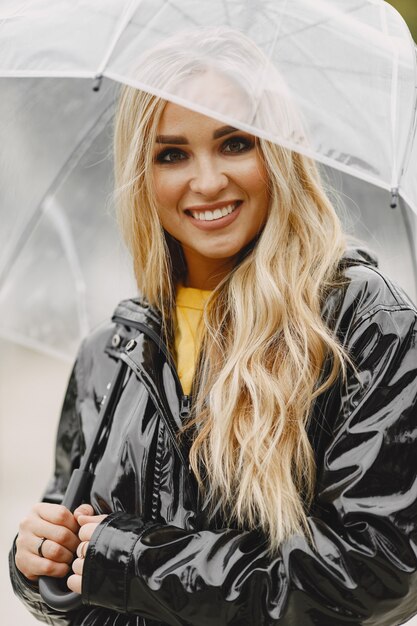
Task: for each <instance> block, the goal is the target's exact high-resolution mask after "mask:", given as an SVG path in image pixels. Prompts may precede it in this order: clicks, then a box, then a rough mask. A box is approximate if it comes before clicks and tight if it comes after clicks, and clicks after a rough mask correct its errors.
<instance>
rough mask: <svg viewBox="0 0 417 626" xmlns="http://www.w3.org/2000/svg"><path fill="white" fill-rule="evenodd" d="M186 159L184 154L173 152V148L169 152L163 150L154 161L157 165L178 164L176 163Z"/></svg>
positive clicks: (177, 151)
mask: <svg viewBox="0 0 417 626" xmlns="http://www.w3.org/2000/svg"><path fill="white" fill-rule="evenodd" d="M185 158H187V157H186V154H184V152H182V150H174V149H173V148H171V149H169V150H163V151H162V152H160V153H159V154H158V155H157V156H156V159H155V160H156V161H157V162H158V163H178V161H183V160H184V159H185Z"/></svg>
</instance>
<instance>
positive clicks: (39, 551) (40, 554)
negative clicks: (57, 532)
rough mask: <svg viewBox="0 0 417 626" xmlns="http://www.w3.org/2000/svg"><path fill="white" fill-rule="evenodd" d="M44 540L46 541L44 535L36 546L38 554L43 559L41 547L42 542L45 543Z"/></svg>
mask: <svg viewBox="0 0 417 626" xmlns="http://www.w3.org/2000/svg"><path fill="white" fill-rule="evenodd" d="M45 541H46V537H44V538H43V539H42V540H41V542H40V544H39V546H38V554H39V556H41V557H42V558H43V559H44V558H45V555H44V553H43V552H42V547H43V544H44V543H45Z"/></svg>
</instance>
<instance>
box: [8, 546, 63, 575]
mask: <svg viewBox="0 0 417 626" xmlns="http://www.w3.org/2000/svg"><path fill="white" fill-rule="evenodd" d="M15 560H16V567H17V568H18V569H19V570H20V571H21V572H22V574H23V575H24V576H26V578H28V579H29V580H32V581H34V580H37V579H38V578H39V576H52V577H53V578H62V577H63V576H66V575H67V574H68V572H69V571H70V569H71V568H70V566H69V565H67V564H66V563H56V562H55V561H50V560H49V559H44V558H42V557H41V556H37V555H36V556H35V555H34V554H31V553H29V552H26V553H24V554H23V553H22V554H20V555H18V554H16V557H15Z"/></svg>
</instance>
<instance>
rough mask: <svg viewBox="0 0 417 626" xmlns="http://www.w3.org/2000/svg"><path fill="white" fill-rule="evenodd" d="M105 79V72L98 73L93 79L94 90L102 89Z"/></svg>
mask: <svg viewBox="0 0 417 626" xmlns="http://www.w3.org/2000/svg"><path fill="white" fill-rule="evenodd" d="M102 80H103V74H97V76H95V77H94V80H93V91H100V87H101V82H102Z"/></svg>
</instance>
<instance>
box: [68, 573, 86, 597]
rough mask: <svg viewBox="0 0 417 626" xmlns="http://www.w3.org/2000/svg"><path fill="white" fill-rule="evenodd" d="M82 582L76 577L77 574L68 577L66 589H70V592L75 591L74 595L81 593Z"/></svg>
mask: <svg viewBox="0 0 417 626" xmlns="http://www.w3.org/2000/svg"><path fill="white" fill-rule="evenodd" d="M82 580H83V579H82V577H81V576H78V574H73V575H72V576H69V578H68V580H67V586H68V589H71V591H75V593H81V583H82Z"/></svg>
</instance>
